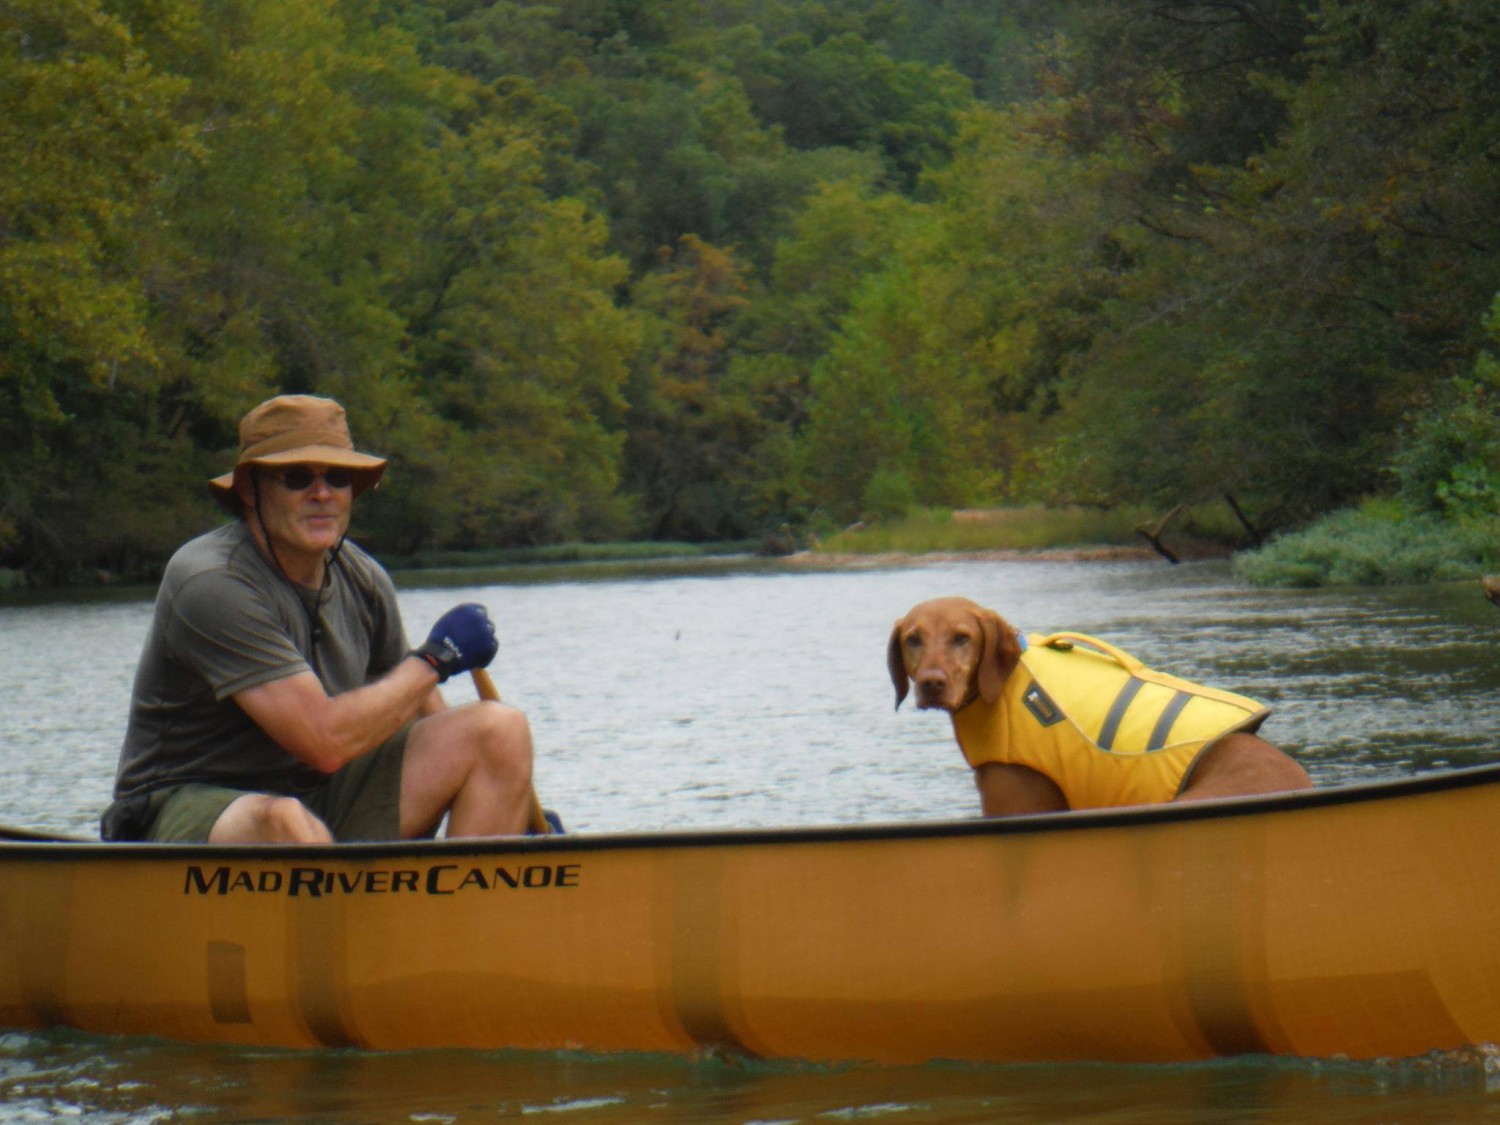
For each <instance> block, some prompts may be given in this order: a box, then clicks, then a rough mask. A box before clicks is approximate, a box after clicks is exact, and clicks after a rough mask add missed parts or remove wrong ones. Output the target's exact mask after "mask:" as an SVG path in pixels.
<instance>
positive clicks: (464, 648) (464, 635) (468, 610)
mask: <svg viewBox="0 0 1500 1125" xmlns="http://www.w3.org/2000/svg"><path fill="white" fill-rule="evenodd" d="M499 650H500V642H499V641H498V640H496V639H495V623H494V622H493V621H491V620H490V616H489V614H488V613H487V612H486V611H485V608H484V606H482V605H478V604H476V603H474V602H465V603H464V604H463V605H458V606H454V607H453V608H452V609H450V610H449V611H448V612H447V613H445V614H443V616H441V617H439V618H438V620H437V624H436V625H434V626H433V627H432V632H431V633H429V634H427V640H426V642H425V643H423V644H420V645H418V646H417V647H416V648H414V649H412V655H413V656H419V657H421V658H422V659H423V660H425V661H427V663H428V664H431V665H432V667H433V668H434V669H436V671H437V674H438V683H442V682H444V681H445V680H447V678H448V677H449V676H452V675H454V674H455V673H458V672H467V671H469V670H470V669H471V668H484V667H486V666H488V664H489V662H490V661H491V660H494V659H495V653H496V652H498V651H499Z"/></svg>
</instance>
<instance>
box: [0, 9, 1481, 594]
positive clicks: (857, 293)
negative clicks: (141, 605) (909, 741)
mask: <svg viewBox="0 0 1500 1125" xmlns="http://www.w3.org/2000/svg"><path fill="white" fill-rule="evenodd" d="M1497 59H1500V9H1497V8H1496V7H1495V6H1494V5H1492V4H1489V3H1484V2H1481V0H1415V2H1413V3H1406V4H1392V3H1368V2H1364V0H1246V2H1243V3H1239V2H1237V3H1234V4H1228V5H1224V4H1204V3H1201V2H1198V0H1150V2H1147V0H1070V2H1069V3H1066V4H1057V3H1054V2H1050V0H1049V2H1048V3H1042V2H1041V0H1021V2H1018V3H1016V4H1010V5H1004V6H996V5H991V4H981V3H978V2H977V0H976V2H970V0H963V2H955V3H945V4H941V5H934V4H931V3H926V2H923V0H680V2H672V3H668V2H666V0H586V2H581V3H569V4H565V5H563V4H553V3H542V2H539V0H444V2H443V3H441V4H438V3H432V2H431V0H224V2H222V3H215V4H208V5H205V4H198V3H191V2H189V0H47V2H45V3H43V2H41V0H10V2H7V3H4V4H0V158H3V159H4V161H5V166H6V175H5V176H4V177H3V178H0V566H4V567H10V568H21V569H24V570H26V571H27V572H28V573H29V574H30V575H32V576H33V577H35V578H37V579H39V580H48V579H68V578H77V577H78V576H79V575H80V574H82V573H87V572H88V571H90V570H92V569H95V568H102V569H107V570H111V571H117V572H128V573H137V572H139V573H145V572H149V571H150V570H151V569H152V568H153V567H154V566H156V565H158V564H159V563H160V561H161V560H162V559H163V558H164V557H165V555H166V554H167V553H168V552H169V551H170V550H171V549H172V547H173V546H174V545H175V544H176V543H177V542H178V541H180V540H181V539H182V538H183V537H185V536H186V535H188V534H191V533H192V532H194V531H196V530H199V529H202V528H204V527H206V526H208V525H209V524H210V523H211V522H212V521H213V520H214V519H216V518H218V513H217V512H216V511H215V509H214V507H213V506H212V504H211V503H210V501H209V500H208V499H207V498H206V496H205V495H204V490H203V481H204V479H205V478H207V477H209V476H211V475H213V474H214V473H215V472H218V471H221V470H222V468H223V466H224V465H225V464H226V462H227V461H228V460H229V459H230V458H231V457H232V447H233V445H234V443H235V430H234V427H235V422H236V420H237V419H238V417H239V416H240V415H241V414H242V413H243V412H244V411H245V410H246V409H247V408H248V407H250V406H252V405H254V404H255V403H256V402H257V401H259V400H260V399H262V398H264V397H266V396H268V395H270V394H274V393H277V392H280V391H311V392H316V393H322V394H329V395H333V396H335V397H338V398H340V399H341V400H342V401H344V402H345V403H346V404H347V405H348V407H349V409H350V413H351V418H352V420H353V425H354V430H355V434H356V438H357V439H358V441H359V442H360V444H361V445H362V446H365V447H367V448H371V449H374V450H377V451H379V452H383V453H386V454H388V455H390V457H391V458H392V461H393V467H392V471H391V472H390V474H389V475H388V479H387V482H386V484H385V485H384V486H383V487H382V488H381V489H380V490H379V492H378V493H377V494H375V495H373V496H371V497H369V498H367V500H365V501H362V503H361V505H360V510H359V513H358V517H359V526H358V529H357V530H358V533H359V534H360V535H361V536H362V537H363V538H364V539H365V540H366V541H367V542H369V543H370V544H371V545H372V546H374V547H375V548H376V549H378V550H385V551H395V552H400V551H410V550H416V549H419V548H427V549H436V548H444V547H491V546H506V545H520V544H535V543H547V542H556V541H561V540H566V539H602V538H610V537H631V536H675V537H685V538H694V539H706V538H723V537H735V538H738V537H743V536H750V535H756V534H761V533H763V532H765V531H767V530H768V529H771V528H776V527H779V526H780V525H781V524H782V523H792V524H797V525H801V524H817V523H819V522H829V521H843V520H848V519H852V518H856V517H859V516H866V515H882V514H891V513H895V512H899V511H900V510H901V509H903V508H904V507H906V506H908V505H911V504H932V505H956V504H970V503H991V502H1003V501H1015V500H1033V499H1049V500H1055V501H1063V502H1069V503H1078V502H1083V503H1095V504H1113V503H1122V502H1149V503H1161V504H1173V503H1176V502H1178V501H1180V500H1190V499H1196V498H1200V497H1206V496H1216V495H1219V494H1222V493H1230V494H1232V495H1234V496H1236V497H1237V498H1238V499H1239V500H1240V501H1241V502H1242V503H1243V504H1244V505H1245V506H1246V507H1247V508H1248V509H1249V510H1250V512H1251V514H1252V516H1254V518H1255V519H1256V520H1257V522H1258V523H1259V524H1260V525H1261V526H1263V527H1269V526H1274V525H1286V524H1293V523H1296V522H1299V521H1302V520H1305V519H1307V518H1308V517H1311V516H1315V515H1317V514H1319V513H1321V512H1325V511H1328V510H1330V509H1333V508H1335V507H1338V506H1340V505H1342V504H1346V503H1348V502H1349V501H1351V500H1353V499H1357V498H1359V497H1362V496H1366V495H1370V494H1374V493H1379V492H1382V491H1390V490H1400V491H1401V492H1402V494H1403V495H1405V496H1407V498H1408V500H1409V501H1410V502H1411V503H1413V504H1414V505H1416V506H1419V507H1424V508H1428V509H1435V510H1439V511H1443V512H1446V513H1448V514H1450V515H1451V514H1457V515H1471V514H1475V513H1479V514H1484V513H1486V512H1488V511H1489V510H1490V509H1491V508H1492V507H1493V504H1494V502H1493V496H1494V494H1495V489H1496V485H1495V479H1496V478H1495V473H1496V472H1497V471H1500V470H1497V469H1496V466H1495V464H1494V459H1495V452H1494V449H1493V448H1492V446H1493V445H1494V440H1495V439H1494V435H1493V434H1492V433H1491V432H1490V431H1491V429H1492V427H1490V426H1489V425H1488V423H1486V421H1485V418H1486V417H1487V416H1488V412H1490V410H1491V407H1492V403H1491V401H1490V400H1491V399H1492V398H1493V393H1494V388H1493V385H1492V384H1493V383H1494V377H1493V371H1492V370H1491V369H1492V368H1493V348H1494V340H1493V331H1494V320H1493V315H1494V314H1490V318H1489V319H1487V318H1486V313H1487V311H1488V310H1489V309H1490V306H1491V302H1492V301H1493V299H1494V295H1495V294H1496V292H1500V254H1497V253H1496V247H1497V243H1500V165H1497V161H1496V149H1495V138H1496V136H1497V135H1500V81H1497V79H1500V74H1497V66H1500V64H1497V62H1496V60H1497Z"/></svg>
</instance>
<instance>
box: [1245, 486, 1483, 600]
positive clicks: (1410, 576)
mask: <svg viewBox="0 0 1500 1125" xmlns="http://www.w3.org/2000/svg"><path fill="white" fill-rule="evenodd" d="M1497 537H1500V524H1497V523H1496V522H1495V521H1480V520H1473V519H1469V520H1451V519H1443V518H1441V517H1439V516H1434V515H1429V514H1420V513H1418V514H1414V513H1411V512H1409V511H1406V510H1403V509H1400V508H1397V507H1395V506H1392V505H1389V504H1385V505H1375V504H1371V505H1366V506H1365V507H1363V508H1359V509H1346V510H1344V511H1342V512H1336V513H1334V514H1333V515H1331V516H1328V517H1327V518H1325V519H1322V520H1320V521H1318V522H1317V523H1315V524H1313V525H1312V526H1311V527H1308V528H1306V529H1304V530H1302V531H1298V532H1295V533H1292V534H1290V535H1285V536H1282V537H1280V538H1277V539H1275V540H1273V541H1272V542H1270V543H1268V544H1267V545H1266V546H1264V547H1261V548H1260V549H1258V550H1255V551H1247V552H1244V553H1242V554H1240V555H1238V556H1236V557H1235V560H1234V570H1235V573H1236V574H1237V575H1239V576H1240V577H1241V578H1243V579H1245V580H1246V581H1248V582H1251V583H1253V584H1254V585H1257V586H1388V585H1400V584H1405V583H1419V582H1447V581H1456V580H1459V579H1464V578H1474V577H1477V576H1478V575H1480V574H1482V573H1484V572H1485V571H1486V570H1487V569H1490V568H1492V567H1493V566H1494V565H1495V563H1496V549H1495V547H1496V541H1497Z"/></svg>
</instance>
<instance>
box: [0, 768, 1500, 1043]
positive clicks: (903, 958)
mask: <svg viewBox="0 0 1500 1125" xmlns="http://www.w3.org/2000/svg"><path fill="white" fill-rule="evenodd" d="M3 835H4V837H5V838H4V840H3V842H0V1025H5V1026H10V1027H17V1028H39V1027H47V1026H58V1025H60V1026H67V1027H74V1028H80V1029H82V1030H84V1031H88V1032H95V1033H106V1034H116V1033H118V1034H150V1035H160V1036H166V1037H170V1038H174V1039H180V1040H188V1041H194V1042H210V1041H212V1042H222V1043H238V1044H259V1045H267V1046H287V1047H316V1046H319V1045H324V1046H349V1045H352V1046H359V1047H366V1048H372V1049H409V1048H422V1047H476V1048H498V1047H519V1048H543V1049H552V1048H562V1047H571V1048H585V1049H592V1050H601V1051H614V1050H645V1051H684V1052H690V1051H694V1050H698V1049H703V1048H724V1049H728V1050H732V1051H738V1052H743V1053H746V1054H749V1055H757V1056H767V1057H788V1058H803V1059H823V1060H837V1059H869V1060H880V1061H889V1062H915V1061H923V1060H929V1059H968V1060H981V1061H1009V1060H1032V1059H1036V1060H1041V1059H1047V1060H1081V1059H1093V1060H1110V1061H1143V1062H1155V1061H1176V1060H1192V1059H1202V1058H1206V1057H1210V1056H1214V1055H1227V1054H1238V1053H1245V1052H1269V1053H1275V1054H1288V1055H1308V1056H1335V1055H1338V1056H1348V1057H1353V1058H1366V1057H1376V1056H1409V1055H1417V1054H1422V1053H1425V1052H1428V1051H1433V1050H1441V1049H1450V1048H1458V1047H1463V1046H1465V1045H1469V1044H1478V1043H1489V1042H1500V766H1485V767H1480V768H1477V769H1470V770H1459V771H1454V772H1449V773H1443V774H1432V775H1427V776H1423V777H1418V778H1413V779H1410V780H1404V781H1395V782H1382V783H1376V784H1371V785H1364V786H1353V787H1348V788H1341V789H1330V790H1322V791H1314V792H1309V793H1299V794H1292V795H1287V796H1282V797H1272V798H1259V799H1253V800H1243V801H1226V802H1214V803H1205V804H1199V805H1189V806H1162V807H1153V808H1142V809H1132V810H1125V811H1117V812H1104V813H1072V814H1063V815H1059V816H1046V817H1035V818H1029V819H1024V820H1012V821H982V820H977V819H972V820H953V821H942V822H929V823H919V824H889V825H874V826H868V825H862V826H850V827H829V828H789V829H782V830H759V831H704V832H682V833H662V834H615V835H590V834H581V835H571V836H551V837H536V838H526V839H508V840H493V841H452V842H449V841H437V842H426V843H417V844H366V845H340V846H333V847H328V848H321V849H308V848H281V849H267V848H222V847H221V848H210V847H184V846H164V845H120V844H109V845H105V844H97V843H89V842H82V841H68V840H59V839H52V838H46V837H40V836H31V835H29V834H27V833H25V832H20V831H6V832H4V833H3Z"/></svg>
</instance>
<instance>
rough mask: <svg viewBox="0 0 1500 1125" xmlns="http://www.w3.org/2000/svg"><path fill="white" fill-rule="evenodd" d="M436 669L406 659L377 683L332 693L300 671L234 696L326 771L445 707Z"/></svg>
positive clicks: (292, 749) (277, 737)
mask: <svg viewBox="0 0 1500 1125" xmlns="http://www.w3.org/2000/svg"><path fill="white" fill-rule="evenodd" d="M437 682H438V676H437V672H436V670H434V669H433V667H432V666H431V665H430V664H428V663H427V662H426V661H425V660H420V659H415V658H411V659H406V660H403V661H401V662H400V663H399V664H397V665H396V666H395V667H394V668H392V669H391V670H390V671H389V672H387V673H386V674H385V675H384V676H382V677H381V678H380V679H378V680H376V681H374V682H373V683H369V684H366V685H365V686H364V687H360V688H355V689H354V690H353V691H346V692H343V693H341V694H339V695H329V694H328V693H327V692H326V691H325V690H324V689H323V685H322V683H321V682H320V681H319V680H318V677H317V676H315V675H314V674H313V673H311V672H299V673H297V674H296V675H292V676H286V677H284V678H282V679H279V680H272V681H271V682H270V683H267V684H260V685H257V686H256V687H252V688H246V689H245V690H244V691H239V692H236V693H235V694H234V701H235V702H236V703H238V704H239V705H240V707H241V709H242V710H244V712H245V714H247V715H249V716H250V718H251V719H253V720H254V721H255V723H256V724H257V725H258V726H259V727H260V728H261V729H262V730H263V731H265V732H266V733H267V734H268V735H270V736H271V738H272V739H273V740H274V741H275V742H276V743H277V745H279V746H280V747H281V748H282V749H284V750H285V751H286V752H287V753H289V754H291V755H292V756H293V757H295V758H297V759H299V760H300V761H303V762H305V763H307V764H308V765H310V766H312V767H313V768H314V769H316V770H318V771H320V772H322V773H325V774H327V773H333V772H334V771H335V770H337V769H338V768H339V767H341V766H343V765H345V764H346V763H348V762H351V761H353V760H354V759H355V758H358V757H359V756H360V755H361V754H366V753H368V752H369V751H371V750H373V749H375V747H377V746H379V745H380V744H381V743H382V742H384V741H385V740H386V739H388V738H390V737H391V735H393V734H395V733H396V732H397V731H398V730H400V729H401V728H402V727H403V726H404V725H406V724H407V723H408V722H410V721H411V720H412V719H415V718H418V717H420V716H425V715H431V714H434V713H436V712H437V711H441V710H442V709H443V708H444V706H445V704H444V703H443V697H442V695H441V694H440V693H439V692H438V690H437Z"/></svg>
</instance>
